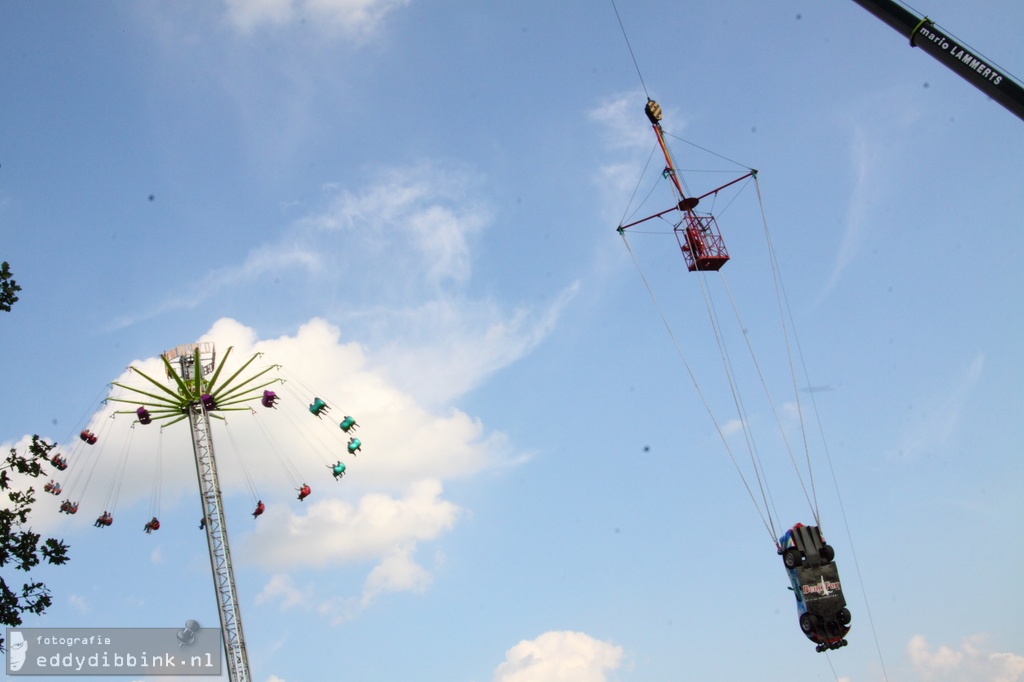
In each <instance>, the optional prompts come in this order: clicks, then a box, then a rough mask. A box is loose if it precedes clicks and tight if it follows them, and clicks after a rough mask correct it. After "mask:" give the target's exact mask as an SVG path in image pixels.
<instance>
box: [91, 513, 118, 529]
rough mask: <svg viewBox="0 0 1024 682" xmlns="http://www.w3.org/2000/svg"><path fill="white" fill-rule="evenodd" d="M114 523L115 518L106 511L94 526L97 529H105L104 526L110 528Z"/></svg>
mask: <svg viewBox="0 0 1024 682" xmlns="http://www.w3.org/2000/svg"><path fill="white" fill-rule="evenodd" d="M113 522H114V517H113V516H111V515H110V512H106V511H105V512H103V513H102V514H100V516H99V518H98V519H96V523H94V524H92V525H94V526H96V527H97V528H103V527H104V526H109V525H110V524H112V523H113Z"/></svg>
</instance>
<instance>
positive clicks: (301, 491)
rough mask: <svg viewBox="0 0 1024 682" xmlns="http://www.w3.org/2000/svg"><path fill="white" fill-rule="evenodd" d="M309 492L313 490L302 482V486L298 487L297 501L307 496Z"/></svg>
mask: <svg viewBox="0 0 1024 682" xmlns="http://www.w3.org/2000/svg"><path fill="white" fill-rule="evenodd" d="M311 492H313V491H312V490H310V489H309V486H308V485H306V484H305V483H303V484H302V487H301V488H299V502H302V501H303V500H304V499H306V498H307V497H309V494H310V493H311Z"/></svg>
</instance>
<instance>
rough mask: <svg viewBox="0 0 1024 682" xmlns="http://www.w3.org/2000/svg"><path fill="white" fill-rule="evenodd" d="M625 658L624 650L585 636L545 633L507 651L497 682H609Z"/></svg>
mask: <svg viewBox="0 0 1024 682" xmlns="http://www.w3.org/2000/svg"><path fill="white" fill-rule="evenodd" d="M622 656H623V649H622V647H621V646H616V645H614V644H610V643H608V642H602V641H600V640H597V639H594V638H593V637H591V636H590V635H587V634H585V633H582V632H572V631H560V632H559V631H553V632H545V633H544V634H542V635H540V636H539V637H537V638H536V639H533V640H523V641H521V642H519V644H516V645H515V646H514V647H512V648H511V649H509V650H508V651H506V652H505V662H504V663H502V664H501V665H499V666H498V668H497V669H496V670H495V671H494V682H606V681H607V680H611V679H613V678H612V677H610V675H611V674H612V673H614V671H615V670H617V669H618V668H619V666H620V665H621V663H622Z"/></svg>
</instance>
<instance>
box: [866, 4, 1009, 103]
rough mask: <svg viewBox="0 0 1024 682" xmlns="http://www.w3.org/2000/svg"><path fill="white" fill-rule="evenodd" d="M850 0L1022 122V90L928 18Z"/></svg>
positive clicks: (887, 5)
mask: <svg viewBox="0 0 1024 682" xmlns="http://www.w3.org/2000/svg"><path fill="white" fill-rule="evenodd" d="M853 1H854V2H856V3H857V4H858V5H860V6H861V7H863V8H864V9H866V10H867V11H869V12H871V13H872V14H874V15H875V16H876V17H878V18H879V19H881V20H882V21H884V22H885V23H887V24H889V26H891V27H892V28H894V29H895V30H896V31H897V32H898V33H900V34H901V35H904V36H907V37H909V38H910V46H911V47H920V48H921V49H922V50H924V51H925V52H927V53H928V54H930V55H931V56H933V57H935V58H936V59H937V60H939V61H940V62H942V63H943V64H945V65H946V66H947V67H949V68H950V69H952V70H953V71H955V72H956V73H958V74H959V75H960V77H961V78H963V79H964V80H966V81H967V82H968V83H970V84H971V85H973V86H974V87H976V88H978V89H979V90H981V91H982V92H984V93H985V94H986V95H988V96H989V97H991V98H992V99H994V100H995V101H997V102H999V103H1000V104H1002V105H1003V106H1004V107H1006V108H1007V109H1009V110H1010V111H1011V112H1012V113H1014V114H1015V115H1016V116H1017V117H1018V118H1020V119H1021V120H1024V87H1021V85H1020V83H1018V82H1017V81H1015V80H1014V79H1013V77H1012V76H1010V75H1009V74H1008V73H1006V72H1005V71H1003V70H1002V69H999V68H996V67H995V66H994V65H993V64H992V62H990V61H989V60H988V59H986V58H984V57H982V56H981V55H979V54H978V53H977V52H974V51H973V50H970V49H968V48H967V47H966V46H965V45H963V44H962V43H961V42H960V41H959V40H958V39H956V38H953V37H951V36H948V35H946V34H945V33H943V32H942V31H940V30H939V29H938V28H936V26H935V24H934V23H933V22H932V21H931V20H930V19H929V18H928V17H917V16H915V15H914V14H913V13H911V12H909V11H907V10H906V9H904V8H903V7H902V6H900V5H898V4H896V3H895V2H893V1H892V0H853Z"/></svg>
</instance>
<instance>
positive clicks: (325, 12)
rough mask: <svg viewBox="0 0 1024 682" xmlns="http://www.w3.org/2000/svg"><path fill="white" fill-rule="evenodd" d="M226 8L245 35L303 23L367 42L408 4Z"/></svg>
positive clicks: (343, 0)
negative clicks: (385, 20)
mask: <svg viewBox="0 0 1024 682" xmlns="http://www.w3.org/2000/svg"><path fill="white" fill-rule="evenodd" d="M225 4H226V5H227V17H228V21H229V22H230V23H231V24H232V25H233V26H234V27H235V28H236V29H238V30H239V31H241V32H243V33H249V32H251V31H253V30H254V29H256V28H258V27H260V26H265V25H271V26H284V25H287V24H290V23H292V22H293V21H296V20H298V19H302V20H304V21H306V22H308V23H311V24H314V25H317V26H319V27H321V28H323V29H325V30H327V31H329V32H332V31H340V32H341V33H343V34H344V35H346V36H349V37H356V38H367V37H369V35H370V34H372V33H373V31H374V30H375V29H376V27H377V25H378V24H379V23H380V21H381V20H382V19H383V18H384V17H385V16H386V15H387V14H388V13H389V12H391V11H393V10H395V9H397V8H399V7H404V6H405V5H407V4H409V0H225Z"/></svg>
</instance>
